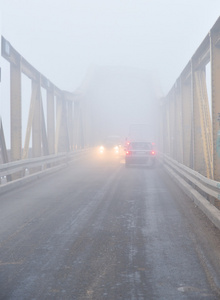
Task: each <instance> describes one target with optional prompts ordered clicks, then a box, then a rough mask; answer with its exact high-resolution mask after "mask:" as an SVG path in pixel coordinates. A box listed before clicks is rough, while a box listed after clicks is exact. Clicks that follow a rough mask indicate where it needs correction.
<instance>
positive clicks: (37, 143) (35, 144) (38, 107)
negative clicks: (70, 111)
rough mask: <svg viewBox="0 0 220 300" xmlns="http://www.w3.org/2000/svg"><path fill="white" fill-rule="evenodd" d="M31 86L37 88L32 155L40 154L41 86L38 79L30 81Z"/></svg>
mask: <svg viewBox="0 0 220 300" xmlns="http://www.w3.org/2000/svg"><path fill="white" fill-rule="evenodd" d="M32 88H33V89H36V90H37V93H36V99H35V109H34V117H33V123H32V156H33V157H39V156H41V87H40V80H39V81H32Z"/></svg>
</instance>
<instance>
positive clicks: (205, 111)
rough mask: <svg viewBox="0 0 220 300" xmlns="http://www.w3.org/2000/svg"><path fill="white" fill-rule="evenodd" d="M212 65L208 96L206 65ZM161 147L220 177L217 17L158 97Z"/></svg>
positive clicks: (219, 39)
mask: <svg viewBox="0 0 220 300" xmlns="http://www.w3.org/2000/svg"><path fill="white" fill-rule="evenodd" d="M209 63H210V68H211V83H210V85H211V97H210V98H211V99H209V98H208V92H207V90H208V88H207V80H206V67H207V65H208V64H209ZM160 104H161V111H160V113H161V118H160V119H161V126H160V134H159V136H160V138H159V140H160V148H161V151H162V152H163V153H165V154H167V155H169V156H170V157H172V158H173V159H175V160H177V161H178V162H180V163H182V164H184V165H186V166H188V167H190V168H192V169H193V170H195V171H197V172H199V173H201V174H202V175H204V176H206V177H208V178H210V179H214V180H216V181H220V18H219V19H218V20H217V21H216V23H215V24H214V26H213V27H212V28H211V30H210V32H209V33H208V34H207V36H206V37H205V39H204V40H203V42H202V43H201V45H200V46H199V48H198V49H197V51H196V52H195V54H194V55H193V56H192V58H191V60H190V61H189V63H188V64H187V66H186V67H185V68H184V70H183V71H182V73H181V75H180V76H179V78H178V79H177V80H176V82H175V84H174V85H173V87H172V88H171V90H170V92H169V93H168V95H167V96H166V97H165V98H164V99H162V100H161V103H160Z"/></svg>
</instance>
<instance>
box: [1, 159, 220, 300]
mask: <svg viewBox="0 0 220 300" xmlns="http://www.w3.org/2000/svg"><path fill="white" fill-rule="evenodd" d="M0 299H16V300H17V299H28V300H30V299H79V300H81V299H95V300H104V299H109V300H114V299H116V300H118V299H119V300H120V299H126V300H128V299H132V300H136V299H138V300H143V299H164V300H171V299H173V300H178V299H193V300H195V299H199V300H200V299H220V233H219V231H218V230H217V229H216V228H215V227H214V226H213V225H212V224H211V223H210V222H209V221H208V220H207V218H206V217H205V216H204V215H203V214H202V213H201V212H200V210H199V209H198V208H197V207H195V205H194V204H193V203H192V202H191V200H189V199H187V198H186V197H185V196H184V195H183V193H182V192H181V191H180V190H179V189H178V188H176V187H174V186H173V185H172V182H171V180H170V179H169V177H168V176H167V175H166V174H165V173H164V172H163V169H162V168H161V167H156V168H155V169H150V168H143V167H132V168H128V169H127V168H125V167H124V164H123V160H111V161H105V160H96V159H90V158H85V159H84V160H82V161H81V162H79V161H78V162H76V163H75V164H73V165H71V166H70V167H68V168H67V169H65V170H62V171H60V172H59V173H56V174H53V175H51V176H49V177H47V178H43V179H40V180H38V181H36V182H34V183H32V184H31V185H28V186H25V187H22V188H20V189H19V190H16V191H11V192H10V193H7V194H5V195H1V196H0Z"/></svg>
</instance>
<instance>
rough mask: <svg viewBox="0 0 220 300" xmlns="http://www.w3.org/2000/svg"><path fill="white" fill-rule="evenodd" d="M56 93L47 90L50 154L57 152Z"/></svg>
mask: <svg viewBox="0 0 220 300" xmlns="http://www.w3.org/2000/svg"><path fill="white" fill-rule="evenodd" d="M54 102H55V100H54V91H53V90H52V89H49V90H47V139H48V148H49V154H54V152H55V105H54Z"/></svg>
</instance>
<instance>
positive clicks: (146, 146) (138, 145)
mask: <svg viewBox="0 0 220 300" xmlns="http://www.w3.org/2000/svg"><path fill="white" fill-rule="evenodd" d="M129 149H131V150H151V149H152V145H151V143H147V142H134V143H130V145H129Z"/></svg>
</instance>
